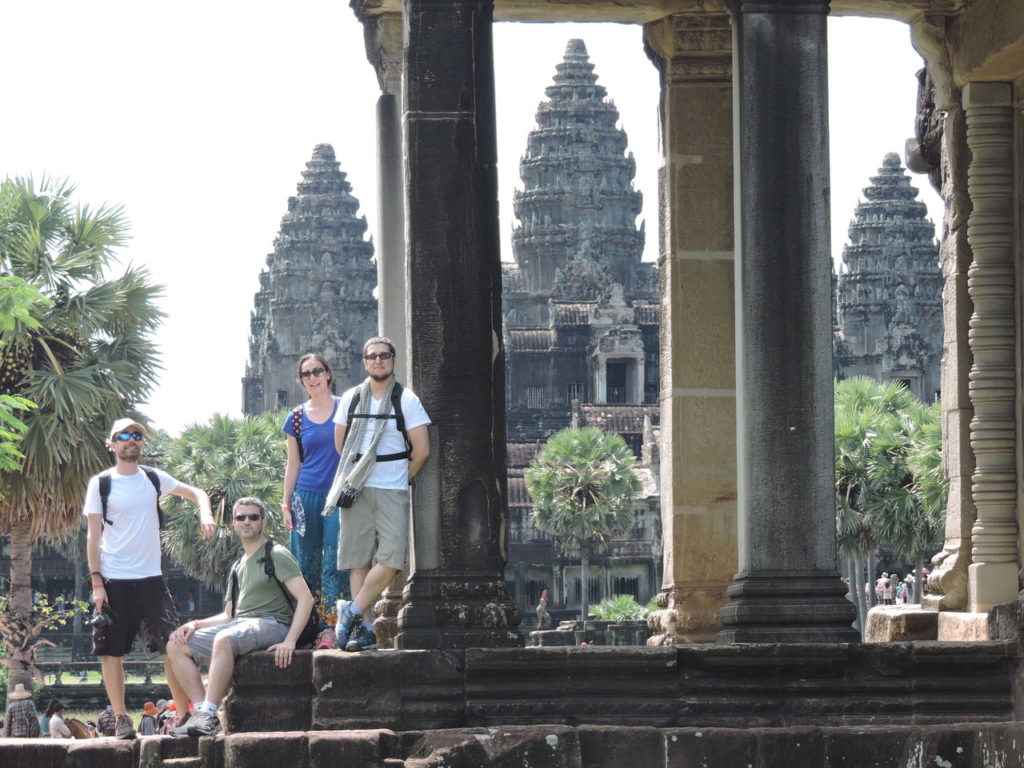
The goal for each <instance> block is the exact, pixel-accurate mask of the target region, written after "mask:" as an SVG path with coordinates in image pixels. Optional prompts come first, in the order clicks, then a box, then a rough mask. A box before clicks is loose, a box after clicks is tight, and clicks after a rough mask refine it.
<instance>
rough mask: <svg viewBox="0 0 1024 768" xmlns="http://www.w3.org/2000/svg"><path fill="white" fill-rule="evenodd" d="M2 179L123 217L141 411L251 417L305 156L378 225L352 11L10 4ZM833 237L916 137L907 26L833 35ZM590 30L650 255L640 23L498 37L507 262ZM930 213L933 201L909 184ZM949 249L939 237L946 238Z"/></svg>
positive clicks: (3, 18)
mask: <svg viewBox="0 0 1024 768" xmlns="http://www.w3.org/2000/svg"><path fill="white" fill-rule="evenodd" d="M0 29H2V30H3V46H2V48H0V51H2V53H0V56H2V59H3V62H4V64H5V71H6V73H7V74H6V76H5V78H4V102H5V103H6V104H7V108H6V114H5V116H4V119H3V120H2V121H0V177H3V176H6V175H23V174H29V173H31V174H34V175H35V176H36V177H37V179H38V178H39V177H41V176H42V175H43V174H44V173H47V174H50V175H54V176H60V177H63V176H67V177H69V178H70V179H71V180H72V181H73V182H74V183H75V184H76V185H77V187H78V193H79V199H80V200H82V201H83V202H88V203H90V204H99V203H101V202H109V203H123V204H124V206H125V210H126V213H127V216H128V219H129V221H130V222H131V224H132V235H133V239H132V241H131V243H130V245H129V246H128V247H127V248H125V249H124V251H123V254H122V258H123V261H125V262H132V263H134V264H136V265H146V266H147V267H148V268H149V269H150V270H151V272H152V274H153V276H154V278H155V280H156V281H158V282H160V283H162V284H164V285H165V286H166V293H165V297H164V299H163V302H162V306H163V309H164V310H165V311H166V313H167V319H166V321H165V324H164V326H163V328H162V330H161V332H160V334H159V344H160V347H161V350H162V357H163V365H164V368H165V370H164V373H163V375H162V378H161V383H160V386H159V387H158V388H157V389H156V391H155V392H154V394H153V397H152V399H151V402H150V403H149V405H148V406H146V407H145V408H144V411H145V412H146V413H148V414H149V416H150V418H151V422H152V424H153V425H154V426H159V427H163V428H166V429H168V430H170V431H171V432H172V433H176V432H178V431H179V430H180V429H181V428H182V427H183V426H185V425H186V424H189V423H191V422H193V421H204V420H206V419H208V418H209V417H210V416H211V415H212V414H213V413H215V412H219V413H228V414H235V415H237V414H239V413H240V404H241V382H240V380H241V377H242V375H243V373H244V367H245V361H246V358H247V354H248V342H247V339H248V330H249V313H250V311H251V309H252V300H253V294H254V293H255V292H256V290H257V288H258V280H257V276H258V274H259V271H260V269H261V268H262V267H263V265H264V259H265V257H266V254H267V253H269V252H270V251H271V250H272V248H273V245H272V243H273V239H274V236H275V234H276V233H277V230H278V227H279V224H280V220H281V216H282V215H283V214H284V212H285V210H286V201H287V198H288V197H289V196H290V195H293V194H295V185H296V183H297V182H298V181H299V179H300V173H301V171H302V170H303V169H304V168H305V163H306V161H307V160H309V158H310V156H311V154H312V151H313V146H314V145H315V144H317V143H321V142H326V143H330V144H333V145H334V148H335V151H336V153H337V155H338V159H339V160H340V162H341V169H342V170H343V171H345V172H346V173H347V174H348V178H349V181H350V182H351V184H352V186H353V194H354V195H355V196H356V197H357V198H358V199H359V200H360V202H361V204H362V211H363V213H364V214H365V215H366V217H367V220H368V222H369V225H370V227H369V231H370V232H374V231H375V229H376V226H377V221H378V215H377V211H376V178H375V177H376V139H375V127H374V126H375V117H374V115H375V104H376V100H377V96H378V93H379V91H378V86H377V79H376V76H375V74H374V72H373V70H372V68H371V67H370V65H369V64H368V63H367V61H366V56H365V50H364V45H363V36H362V27H361V26H360V24H359V23H358V22H357V21H356V19H355V16H354V15H353V13H352V11H351V10H350V9H349V8H348V3H346V2H343V0H330V1H328V0H290V2H288V3H281V2H271V1H270V0H252V1H250V2H245V3H243V2H240V1H239V0H219V1H218V2H210V1H209V0H201V1H200V0H181V1H180V2H178V3H176V4H172V5H167V4H164V5H156V4H152V3H140V2H138V0H134V1H132V2H129V1H127V0H104V1H103V2H92V3H86V2H81V0H34V1H33V2H23V3H13V2H7V3H2V4H0ZM829 35H830V41H829V62H830V98H831V116H832V123H831V140H832V205H833V210H832V240H833V252H834V253H833V255H834V257H838V254H839V252H840V251H841V249H842V244H843V243H844V242H845V241H846V230H847V226H848V224H849V221H850V219H851V217H852V215H853V211H854V207H855V205H856V203H857V201H858V200H859V199H860V195H861V189H862V188H863V187H865V186H867V184H868V177H869V176H871V175H873V174H874V173H875V172H876V169H877V168H878V167H879V166H880V165H881V163H882V157H883V156H884V155H885V153H886V152H897V153H899V154H900V155H901V156H902V154H903V143H904V140H905V139H906V138H907V137H909V136H911V135H913V127H914V122H913V120H914V110H915V94H916V87H917V85H916V80H915V78H914V73H915V71H916V70H917V69H919V68H920V67H921V65H922V64H921V59H920V57H919V56H918V55H917V54H916V53H915V52H914V51H913V49H912V48H911V46H910V37H909V32H908V30H907V28H906V27H905V26H904V25H902V24H898V23H896V22H886V21H879V20H868V19H850V18H833V19H831V20H830V25H829ZM572 37H580V38H583V39H584V41H585V42H586V44H587V48H588V50H589V52H590V58H591V61H592V62H593V63H594V64H595V66H596V72H597V74H598V76H599V80H598V82H599V83H601V84H602V85H604V86H605V87H606V88H607V89H608V95H609V97H610V98H611V99H612V100H614V101H615V103H616V105H617V106H618V108H619V112H620V116H621V118H622V127H623V128H624V129H625V130H626V132H627V134H628V136H629V146H630V150H631V151H632V152H633V153H634V155H635V157H636V162H637V177H636V181H635V184H636V186H637V188H638V189H640V190H641V191H642V192H643V194H644V212H643V214H642V217H641V218H642V219H645V220H646V221H647V250H646V253H645V258H648V259H654V258H655V255H656V251H657V208H656V206H657V167H658V162H659V154H658V153H659V150H658V122H657V107H658V82H657V72H656V70H655V68H654V66H653V65H652V64H651V63H650V62H649V61H648V59H647V58H646V56H645V54H644V52H643V48H642V46H641V42H640V41H641V33H640V29H639V28H638V27H630V26H624V25H583V24H574V25H569V24H531V25H527V24H499V25H497V26H496V28H495V52H496V62H497V64H496V69H497V72H496V77H497V88H498V91H497V94H498V98H497V109H498V142H499V183H500V192H499V194H500V215H501V226H502V233H503V234H502V250H503V257H504V258H506V259H508V258H511V249H510V246H509V232H510V231H511V204H512V191H513V188H514V187H515V186H517V185H519V178H518V162H519V157H520V155H521V154H522V153H523V151H524V149H525V146H526V136H527V133H528V132H529V131H530V130H531V128H533V127H534V113H535V110H536V108H537V105H538V104H539V103H540V102H541V101H542V100H543V99H544V98H545V97H544V88H545V87H546V86H547V85H548V84H550V83H551V78H552V76H553V75H554V73H555V65H556V64H557V63H558V62H560V61H561V60H562V54H563V52H564V50H565V44H566V41H567V40H568V39H569V38H572ZM913 183H914V185H915V186H917V187H918V188H919V189H922V192H923V199H924V200H925V202H926V203H927V204H928V208H929V214H930V216H931V218H932V219H933V221H935V222H936V223H939V222H941V219H942V216H941V207H940V201H939V198H938V196H937V195H935V194H934V193H933V192H932V190H931V189H930V187H928V184H927V181H926V180H925V179H924V178H923V177H919V176H915V177H914V181H913ZM936 234H937V235H940V234H941V232H937V233H936Z"/></svg>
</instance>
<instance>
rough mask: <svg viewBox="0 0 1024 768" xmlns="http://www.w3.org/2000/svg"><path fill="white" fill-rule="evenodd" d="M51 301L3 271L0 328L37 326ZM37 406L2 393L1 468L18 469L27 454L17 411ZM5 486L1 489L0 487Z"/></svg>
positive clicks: (23, 426)
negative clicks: (20, 446)
mask: <svg viewBox="0 0 1024 768" xmlns="http://www.w3.org/2000/svg"><path fill="white" fill-rule="evenodd" d="M51 304H52V302H51V301H50V300H49V299H47V298H46V297H45V296H44V295H43V294H41V293H40V292H39V291H38V290H37V289H36V288H34V287H33V286H31V285H29V284H28V283H26V282H25V281H24V280H22V279H21V278H20V277H16V276H15V275H0V332H11V331H14V329H15V328H17V326H18V324H19V323H21V324H22V325H23V326H24V327H25V328H29V329H33V330H36V329H38V328H39V326H40V315H41V314H42V312H43V310H45V309H46V308H47V307H49V306H50V305H51ZM30 408H35V403H33V402H32V401H31V400H26V399H25V398H24V397H17V396H15V395H10V394H0V472H17V471H18V470H19V469H21V465H22V462H23V461H24V460H25V454H23V453H22V452H21V451H19V450H18V444H19V443H20V442H21V438H22V436H23V435H24V434H25V431H26V430H27V429H28V425H27V424H26V423H25V422H24V421H23V420H22V419H21V418H19V417H18V413H19V412H21V411H26V410H28V409H30ZM0 490H2V489H0Z"/></svg>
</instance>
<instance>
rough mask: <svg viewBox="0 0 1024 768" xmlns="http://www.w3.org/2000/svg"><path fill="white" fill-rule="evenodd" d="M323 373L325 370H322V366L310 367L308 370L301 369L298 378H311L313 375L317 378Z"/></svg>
mask: <svg viewBox="0 0 1024 768" xmlns="http://www.w3.org/2000/svg"><path fill="white" fill-rule="evenodd" d="M325 373H327V371H325V370H324V369H323V368H311V369H310V370H308V371H303V372H302V373H300V374H299V378H302V379H311V378H313V377H314V376H316V377H317V378H320V377H321V376H323V375H324V374H325Z"/></svg>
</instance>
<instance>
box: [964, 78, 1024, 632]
mask: <svg viewBox="0 0 1024 768" xmlns="http://www.w3.org/2000/svg"><path fill="white" fill-rule="evenodd" d="M1012 97H1013V87H1012V85H1011V84H1010V83H982V82H976V83H968V84H967V85H966V86H965V87H964V90H963V104H964V111H965V112H966V114H967V146H968V147H969V148H970V151H971V161H970V167H969V169H968V182H967V187H968V192H969V193H970V196H971V203H972V206H973V209H972V211H971V215H970V218H969V219H968V221H967V239H968V242H970V245H971V250H972V251H973V253H974V263H973V264H972V265H971V267H970V269H969V270H968V273H967V275H968V279H967V288H968V291H969V292H970V296H971V300H972V301H973V302H974V314H973V315H972V316H971V322H970V345H971V352H972V353H973V356H974V364H973V365H972V367H971V374H970V396H971V403H972V404H973V406H974V418H973V419H972V420H971V448H972V450H973V451H974V456H975V460H976V467H975V471H974V477H973V481H974V484H973V496H974V504H975V506H976V507H977V510H978V517H977V519H976V520H975V523H974V528H973V530H972V542H973V546H972V561H973V562H972V563H971V566H970V568H969V569H968V574H969V576H968V604H969V607H970V610H971V611H973V612H980V611H987V610H989V609H990V608H991V607H992V606H993V605H995V604H997V603H1002V602H1006V601H1008V600H1012V599H1014V598H1015V597H1016V595H1017V590H1018V577H1017V569H1018V567H1019V566H1018V558H1017V517H1016V512H1017V471H1016V470H1017V462H1016V448H1017V414H1016V412H1015V409H1016V391H1017V387H1018V385H1019V381H1018V379H1017V375H1016V372H1017V368H1016V360H1017V349H1016V303H1015V302H1016V301H1017V297H1016V295H1015V280H1014V243H1013V237H1014V217H1015V215H1016V212H1015V211H1014V188H1013V135H1014V131H1013V107H1012Z"/></svg>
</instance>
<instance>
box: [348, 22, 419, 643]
mask: <svg viewBox="0 0 1024 768" xmlns="http://www.w3.org/2000/svg"><path fill="white" fill-rule="evenodd" d="M363 27H364V34H365V40H366V56H367V58H368V59H369V60H370V63H371V64H373V67H374V69H375V70H376V71H377V82H378V84H379V85H380V90H381V95H380V98H378V99H377V233H376V238H375V240H376V246H377V250H376V257H377V318H378V326H379V331H380V333H381V335H383V336H387V337H388V338H389V339H391V340H392V341H393V342H394V343H395V348H396V349H397V350H398V358H397V359H396V363H395V377H396V378H397V379H398V380H399V381H408V380H409V344H408V331H407V327H408V317H407V313H406V300H405V284H406V279H405V274H406V263H405V175H404V169H403V167H402V157H403V154H404V153H403V151H402V15H401V14H398V13H389V14H382V15H380V16H370V17H367V18H365V19H363ZM360 342H361V340H360ZM407 577H408V572H407V571H405V570H402V571H399V572H398V573H397V574H395V578H393V579H392V580H391V583H390V584H389V585H388V588H387V589H385V590H384V593H383V594H382V595H381V599H380V600H379V601H378V602H377V603H376V604H375V605H374V613H376V614H377V618H376V619H375V620H374V622H373V628H374V632H375V634H376V635H377V642H378V643H379V644H380V647H381V648H390V647H391V646H392V644H393V642H394V638H395V635H396V634H397V633H398V612H399V610H400V609H401V607H402V589H403V588H404V586H405V580H406V578H407Z"/></svg>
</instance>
